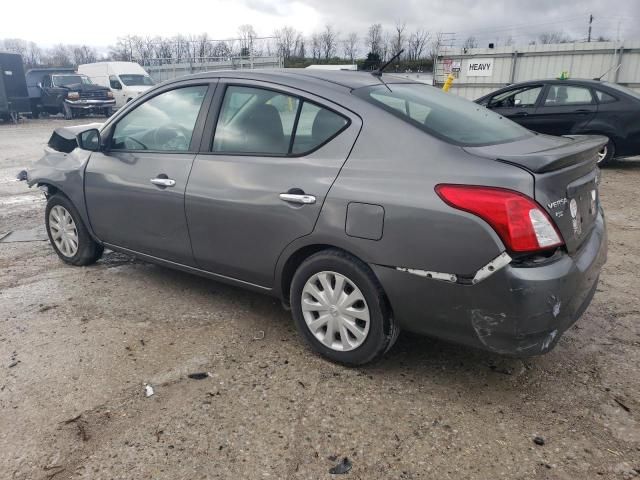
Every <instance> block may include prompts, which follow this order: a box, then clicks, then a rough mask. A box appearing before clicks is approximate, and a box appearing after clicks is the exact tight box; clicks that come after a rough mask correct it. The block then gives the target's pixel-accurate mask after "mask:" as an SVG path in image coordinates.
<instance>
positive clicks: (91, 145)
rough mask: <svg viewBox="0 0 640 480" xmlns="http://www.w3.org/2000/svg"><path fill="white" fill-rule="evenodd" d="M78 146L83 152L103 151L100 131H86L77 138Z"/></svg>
mask: <svg viewBox="0 0 640 480" xmlns="http://www.w3.org/2000/svg"><path fill="white" fill-rule="evenodd" d="M76 140H77V142H78V146H79V147H80V148H81V149H83V150H88V151H90V152H99V151H100V150H101V141H100V131H99V130H98V129H97V128H92V129H91V130H85V131H84V132H80V133H79V134H78V135H77V136H76Z"/></svg>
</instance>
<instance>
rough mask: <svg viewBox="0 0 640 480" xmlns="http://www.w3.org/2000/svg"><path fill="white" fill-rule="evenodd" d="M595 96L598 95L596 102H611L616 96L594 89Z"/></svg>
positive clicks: (614, 100)
mask: <svg viewBox="0 0 640 480" xmlns="http://www.w3.org/2000/svg"><path fill="white" fill-rule="evenodd" d="M596 97H598V103H613V102H616V101H617V99H616V97H614V96H613V95H609V94H608V93H605V92H603V91H602V90H596Z"/></svg>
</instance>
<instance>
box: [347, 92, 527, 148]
mask: <svg viewBox="0 0 640 480" xmlns="http://www.w3.org/2000/svg"><path fill="white" fill-rule="evenodd" d="M389 88H390V89H391V91H389V89H387V87H386V86H385V85H375V86H373V87H364V88H359V89H356V90H354V91H353V93H354V94H355V95H357V96H359V97H361V98H364V99H365V100H367V101H369V102H371V103H373V104H374V105H377V106H379V107H380V108H382V109H384V110H386V111H388V112H389V113H392V114H393V115H395V116H397V117H399V118H401V119H402V120H405V121H406V122H407V123H410V124H412V125H414V126H416V127H418V128H420V129H421V130H424V131H426V132H428V133H430V134H432V135H434V136H436V137H438V138H441V139H443V140H446V141H448V142H450V143H455V144H457V145H463V146H479V145H492V144H496V143H506V142H512V141H514V140H518V139H520V138H524V137H528V136H531V135H533V133H531V132H530V131H529V130H527V129H525V128H524V127H521V126H520V125H518V124H516V123H514V122H512V121H511V120H508V119H506V118H504V117H503V116H501V115H498V114H496V113H494V112H492V111H490V110H488V109H486V108H485V107H483V106H481V105H477V104H475V103H473V102H470V101H468V100H465V99H463V98H460V97H457V96H455V95H453V94H451V93H444V92H442V91H441V90H439V89H437V88H434V87H431V86H429V85H418V84H389Z"/></svg>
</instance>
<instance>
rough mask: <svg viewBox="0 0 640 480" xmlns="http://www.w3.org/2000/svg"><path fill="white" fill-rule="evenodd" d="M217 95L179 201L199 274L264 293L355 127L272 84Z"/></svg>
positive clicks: (346, 116) (226, 86) (341, 112)
mask: <svg viewBox="0 0 640 480" xmlns="http://www.w3.org/2000/svg"><path fill="white" fill-rule="evenodd" d="M216 97H217V99H216V101H215V102H214V103H215V105H216V108H215V109H214V111H212V113H211V115H210V117H209V119H208V120H207V128H206V130H205V131H206V132H209V133H208V134H207V133H205V134H204V135H203V147H202V148H203V150H207V151H204V152H202V153H201V154H199V155H198V157H197V158H196V160H195V162H194V165H193V170H192V172H191V176H190V179H189V185H188V187H187V194H186V212H187V221H188V223H189V231H190V234H191V242H192V245H193V251H194V256H195V258H196V261H197V263H198V266H199V267H200V268H202V269H204V270H207V271H210V272H214V273H217V274H219V275H224V276H228V277H232V278H235V279H238V280H242V281H245V282H249V283H252V284H256V285H260V286H264V287H270V286H272V282H273V275H274V268H275V264H276V261H277V259H278V257H279V255H280V254H281V252H282V251H283V250H284V248H285V247H286V246H287V245H288V244H289V243H291V242H292V241H294V240H295V239H297V238H299V237H302V236H304V235H308V234H309V233H311V232H312V230H313V228H314V225H315V223H316V220H317V218H318V215H319V213H320V209H321V208H322V204H323V202H324V199H325V196H326V195H327V192H328V191H329V188H330V187H331V184H332V183H333V181H334V180H335V178H336V176H337V175H338V172H339V171H340V168H341V167H342V165H343V164H344V162H345V160H346V159H347V157H348V155H349V152H350V150H351V147H352V146H353V143H354V142H355V140H356V138H357V135H358V133H359V131H360V127H361V121H360V119H359V117H357V116H356V115H354V114H353V113H351V112H349V111H347V110H345V109H343V108H341V107H340V106H338V105H334V104H331V103H329V102H327V101H326V100H323V99H320V98H317V97H314V96H312V95H309V94H306V93H301V92H298V91H296V90H294V89H291V88H287V87H281V86H274V84H271V83H262V82H257V81H245V80H243V81H234V80H231V79H229V80H227V81H225V82H222V81H221V84H220V86H219V88H218V90H217V92H216ZM214 131H215V134H214ZM207 135H208V136H207Z"/></svg>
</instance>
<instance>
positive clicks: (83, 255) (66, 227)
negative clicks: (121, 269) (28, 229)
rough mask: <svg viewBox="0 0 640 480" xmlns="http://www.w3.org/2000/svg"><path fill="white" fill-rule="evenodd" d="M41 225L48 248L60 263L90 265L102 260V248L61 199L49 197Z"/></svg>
mask: <svg viewBox="0 0 640 480" xmlns="http://www.w3.org/2000/svg"><path fill="white" fill-rule="evenodd" d="M45 225H46V227H47V235H48V236H49V241H50V242H51V246H52V247H53V249H54V250H55V252H56V253H57V254H58V256H59V257H60V259H61V260H62V261H63V262H65V263H68V264H70V265H76V266H84V265H91V264H92V263H95V262H96V261H97V260H98V259H99V258H100V257H101V256H102V252H103V250H104V248H103V247H102V245H99V244H98V243H96V242H95V240H93V238H91V235H89V231H88V230H87V227H85V225H84V223H83V222H82V218H80V215H79V213H78V211H77V210H76V208H75V207H74V206H73V204H72V203H71V201H70V200H69V199H68V198H67V197H65V196H64V195H61V194H59V193H58V194H55V195H53V196H51V197H49V200H48V201H47V208H46V210H45Z"/></svg>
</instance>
